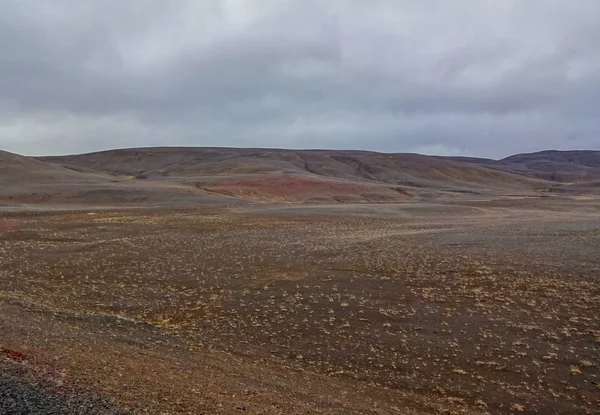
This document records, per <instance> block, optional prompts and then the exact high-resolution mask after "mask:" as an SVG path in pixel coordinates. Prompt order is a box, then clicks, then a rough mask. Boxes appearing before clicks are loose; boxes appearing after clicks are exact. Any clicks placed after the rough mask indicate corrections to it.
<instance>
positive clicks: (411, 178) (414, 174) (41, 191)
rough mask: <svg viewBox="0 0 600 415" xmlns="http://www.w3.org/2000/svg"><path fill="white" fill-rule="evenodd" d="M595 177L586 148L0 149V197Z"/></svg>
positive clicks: (385, 196) (456, 185) (173, 197)
mask: <svg viewBox="0 0 600 415" xmlns="http://www.w3.org/2000/svg"><path fill="white" fill-rule="evenodd" d="M599 183H600V152H599V151H585V150H582V151H542V152H537V153H530V154H517V155H514V156H510V157H507V158H505V159H502V160H492V159H483V158H473V157H440V156H424V155H419V154H405V153H378V152H371V151H354V150H285V149H260V148H254V149H243V148H242V149H240V148H219V147H153V148H133V149H118V150H108V151H101V152H95V153H89V154H79V155H69V156H51V157H37V158H31V157H25V156H19V155H16V154H12V153H7V152H4V151H2V152H0V184H2V186H3V189H2V192H0V202H1V201H2V200H7V198H8V199H9V200H10V201H12V202H14V201H15V200H16V201H22V202H27V203H29V202H32V201H33V202H36V203H42V202H46V201H52V202H56V203H59V202H61V201H66V202H69V203H71V202H77V201H81V202H82V203H88V202H94V203H108V204H123V203H125V204H127V203H133V204H144V203H146V204H152V203H158V204H190V205H194V204H197V203H206V202H211V203H213V202H214V203H217V202H227V203H231V202H232V201H237V202H243V201H246V202H252V203H256V202H284V203H302V202H304V203H402V202H406V201H429V200H453V199H460V198H477V197H497V196H511V197H514V196H521V197H535V196H548V195H551V194H600V190H599V186H598V184H599ZM52 186H54V187H52ZM237 202H236V203H237Z"/></svg>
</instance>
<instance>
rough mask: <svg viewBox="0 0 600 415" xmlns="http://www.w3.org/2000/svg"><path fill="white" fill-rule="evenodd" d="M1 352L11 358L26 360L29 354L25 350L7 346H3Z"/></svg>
mask: <svg viewBox="0 0 600 415" xmlns="http://www.w3.org/2000/svg"><path fill="white" fill-rule="evenodd" d="M0 352H1V353H2V354H3V355H4V357H6V358H7V359H10V360H25V359H26V358H27V355H26V354H25V353H24V352H21V351H19V350H12V349H7V348H6V347H2V348H1V349H0Z"/></svg>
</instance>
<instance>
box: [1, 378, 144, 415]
mask: <svg viewBox="0 0 600 415" xmlns="http://www.w3.org/2000/svg"><path fill="white" fill-rule="evenodd" d="M38 414H39V415H125V414H132V412H131V411H128V410H124V409H117V408H115V407H114V406H113V405H111V404H109V403H108V402H106V401H105V400H103V399H99V398H97V397H93V396H89V395H86V394H77V393H75V392H73V391H65V390H63V389H56V388H54V389H53V388H50V387H48V386H47V385H43V384H38V383H32V382H30V381H26V380H23V379H19V378H17V377H14V376H12V375H10V374H6V373H0V415H38Z"/></svg>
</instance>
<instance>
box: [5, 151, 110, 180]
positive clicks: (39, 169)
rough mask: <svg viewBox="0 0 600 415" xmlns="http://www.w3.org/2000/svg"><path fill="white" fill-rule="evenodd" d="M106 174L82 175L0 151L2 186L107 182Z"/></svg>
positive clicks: (92, 173)
mask: <svg viewBox="0 0 600 415" xmlns="http://www.w3.org/2000/svg"><path fill="white" fill-rule="evenodd" d="M108 180H109V176H108V175H107V174H106V173H100V172H91V173H82V172H78V171H74V170H71V169H68V168H65V167H62V166H58V165H55V164H51V163H45V162H42V161H39V160H36V159H34V158H31V157H24V156H20V155H17V154H13V153H8V152H6V151H1V150H0V185H1V186H23V185H40V184H56V183H97V182H106V181H108Z"/></svg>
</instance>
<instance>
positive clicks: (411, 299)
mask: <svg viewBox="0 0 600 415" xmlns="http://www.w3.org/2000/svg"><path fill="white" fill-rule="evenodd" d="M599 252H600V201H599V200H597V199H594V198H587V199H581V200H575V199H559V198H545V199H544V198H532V199H504V200H493V201H485V200H482V201H470V202H460V203H459V202H456V203H454V204H445V205H443V204H402V205H331V206H329V205H319V206H305V205H268V204H265V205H255V206H251V207H230V208H223V209H219V208H210V209H194V210H174V209H173V210H168V209H162V210H158V209H157V210H139V209H138V210H119V211H116V210H115V211H98V210H96V211H93V210H90V211H77V212H72V211H71V212H68V211H67V212H56V211H55V212H19V211H14V212H10V213H4V214H2V216H0V347H2V349H1V351H2V352H1V353H0V385H1V384H2V382H7V379H9V380H10V381H11V382H13V381H14V382H15V384H17V383H18V385H20V386H18V387H19V388H21V387H24V386H22V385H23V384H24V383H23V382H25V384H27V385H28V386H27V387H28V388H29V387H33V388H38V389H36V390H41V391H42V392H41V393H43V394H46V395H48V396H64V395H65V394H66V395H68V396H77V397H81V396H93V397H94V398H93V399H96V400H98V402H102V403H101V405H103V408H114V409H111V411H112V410H114V412H101V411H100V410H98V411H97V412H95V413H121V412H122V413H130V412H131V413H148V414H160V413H163V414H176V413H177V414H179V413H181V414H201V413H205V414H216V413H250V414H301V413H306V414H310V413H335V414H352V413H357V414H359V413H365V414H369V413H370V414H411V413H413V414H430V413H431V414H452V413H457V414H463V413H464V414H487V413H489V414H496V413H523V414H534V413H535V414H594V413H599V412H600V371H599V367H600V366H599V365H600V353H599V348H600V315H599V313H598V311H599V310H600V256H599V255H598V253H599ZM32 385H33V386H32ZM0 389H1V388H0ZM19 390H20V389H19ZM0 392H1V391H0ZM69 402H71V401H69ZM73 402H76V401H73ZM94 402H96V401H94ZM88 405H89V403H88ZM92 405H95V404H93V403H92ZM1 408H2V407H1V406H0V411H2V409H1ZM74 408H75V407H74ZM77 410H79V409H77V408H75V409H73V413H83V412H76V411H77ZM108 410H109V409H106V411H108ZM7 413H8V412H7ZM23 413H26V412H23ZM48 413H50V412H48ZM90 413H92V411H91V410H90Z"/></svg>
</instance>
